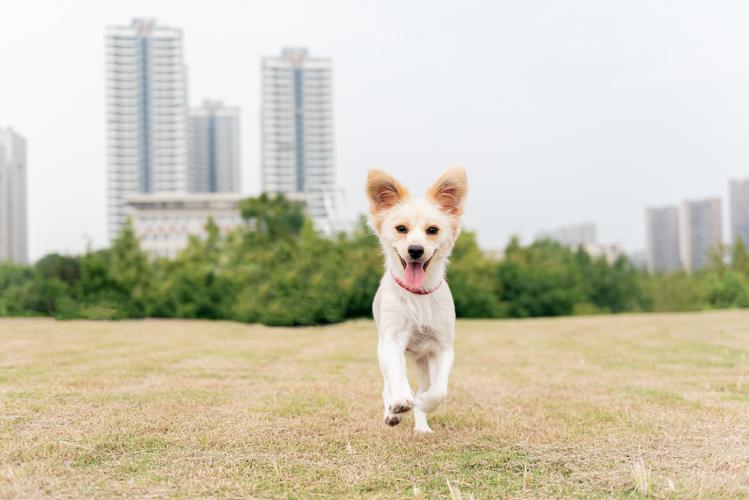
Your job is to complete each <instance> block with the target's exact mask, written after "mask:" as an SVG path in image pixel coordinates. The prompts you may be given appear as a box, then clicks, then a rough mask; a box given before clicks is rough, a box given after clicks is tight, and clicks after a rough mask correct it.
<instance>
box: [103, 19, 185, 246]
mask: <svg viewBox="0 0 749 500" xmlns="http://www.w3.org/2000/svg"><path fill="white" fill-rule="evenodd" d="M106 59H107V66H106V67H107V69H106V75H107V76H106V78H107V136H108V144H107V146H108V147H107V163H108V171H107V183H108V186H107V187H108V192H107V198H108V226H109V237H110V239H111V238H115V237H116V235H117V233H118V232H119V230H120V228H121V227H122V224H123V223H124V222H125V220H126V219H127V217H128V215H129V213H130V212H129V208H128V205H127V198H128V197H129V196H131V195H134V194H138V193H152V192H174V191H187V188H188V164H187V88H186V87H187V86H186V69H185V64H184V60H183V54H182V31H181V30H179V29H175V28H170V27H168V26H161V25H158V24H156V21H155V20H154V19H134V20H133V21H132V23H131V24H130V26H112V27H109V28H107V32H106Z"/></svg>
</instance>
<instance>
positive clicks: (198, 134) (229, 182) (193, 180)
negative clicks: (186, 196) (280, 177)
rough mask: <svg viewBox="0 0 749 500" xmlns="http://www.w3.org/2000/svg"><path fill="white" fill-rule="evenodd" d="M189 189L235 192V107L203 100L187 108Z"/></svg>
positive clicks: (237, 185) (237, 186)
mask: <svg viewBox="0 0 749 500" xmlns="http://www.w3.org/2000/svg"><path fill="white" fill-rule="evenodd" d="M189 131H190V133H189V137H190V141H189V144H190V175H189V178H190V192H193V193H238V192H239V191H240V189H241V187H240V182H241V178H240V170H241V162H240V156H239V108H231V107H224V106H223V104H222V103H221V102H219V101H205V102H204V103H203V105H202V106H200V107H198V108H192V109H191V110H190V119H189Z"/></svg>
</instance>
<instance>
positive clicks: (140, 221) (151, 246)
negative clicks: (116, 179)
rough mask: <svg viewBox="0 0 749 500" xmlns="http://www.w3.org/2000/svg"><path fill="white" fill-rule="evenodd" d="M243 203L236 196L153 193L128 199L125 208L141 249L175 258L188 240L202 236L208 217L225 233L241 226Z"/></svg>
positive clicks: (239, 197)
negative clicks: (127, 209)
mask: <svg viewBox="0 0 749 500" xmlns="http://www.w3.org/2000/svg"><path fill="white" fill-rule="evenodd" d="M242 199H243V196H242V195H240V194H237V193H200V194H197V193H196V194H192V193H191V194H180V193H155V194H141V195H134V196H131V197H130V198H129V199H128V205H129V207H130V211H131V213H132V222H133V230H134V231H135V235H136V236H137V237H138V239H139V240H140V245H141V248H143V249H144V250H146V251H148V252H151V253H153V254H155V255H158V256H160V257H169V258H174V257H176V256H177V254H178V253H179V252H180V251H181V250H182V249H184V248H185V247H186V246H187V243H188V240H189V237H190V236H192V235H195V236H205V224H206V222H207V221H208V218H209V217H212V218H213V221H214V222H215V223H216V225H217V226H218V227H219V229H220V230H221V231H222V232H224V233H226V232H228V231H230V230H231V229H234V228H236V227H237V226H239V225H240V224H242V217H241V216H240V213H239V204H240V202H241V201H242Z"/></svg>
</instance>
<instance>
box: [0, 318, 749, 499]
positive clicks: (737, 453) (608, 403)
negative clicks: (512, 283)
mask: <svg viewBox="0 0 749 500" xmlns="http://www.w3.org/2000/svg"><path fill="white" fill-rule="evenodd" d="M458 338H459V340H458V344H457V352H458V357H457V363H456V368H455V370H454V373H453V378H452V381H451V393H450V394H449V396H448V400H447V403H446V404H445V405H443V407H441V408H440V409H439V410H438V412H437V413H436V414H435V415H434V416H433V417H432V419H431V422H432V427H433V428H434V429H435V434H434V435H432V436H427V437H418V436H414V435H412V431H411V421H410V418H409V419H408V420H407V421H406V423H405V425H401V426H399V427H397V428H394V429H390V428H387V427H386V426H385V425H384V424H383V423H382V422H381V410H380V405H381V403H380V399H379V394H380V387H379V385H380V382H379V373H378V369H377V364H376V361H375V355H374V352H375V342H376V340H375V339H376V334H375V331H374V327H373V325H372V323H371V322H369V321H358V322H353V323H348V324H343V325H335V326H330V327H324V328H309V329H272V328H264V327H260V326H247V325H241V324H234V323H224V322H214V323H211V322H188V321H143V322H121V323H115V322H112V323H107V322H55V321H51V320H36V319H34V320H0V497H3V498H12V497H38V496H54V497H90V496H99V497H113V496H139V497H146V496H182V497H194V496H202V497H205V496H216V497H226V496H230V497H238V496H242V497H246V496H257V497H311V496H318V495H333V496H339V497H342V496H346V497H348V496H366V497H370V496H377V497H381V498H382V497H404V496H412V495H413V496H418V497H437V496H439V497H446V498H450V497H452V498H471V497H475V498H488V497H497V496H506V497H507V496H509V497H549V496H557V497H558V496H572V495H575V496H585V497H600V496H616V497H639V496H648V495H652V496H657V497H673V498H683V497H699V496H702V497H705V498H708V497H716V496H723V497H730V496H749V313H747V312H721V313H704V314H684V315H650V316H617V317H611V316H602V317H587V318H572V319H550V320H532V321H462V322H460V323H459V331H458Z"/></svg>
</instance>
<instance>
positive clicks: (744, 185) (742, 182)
mask: <svg viewBox="0 0 749 500" xmlns="http://www.w3.org/2000/svg"><path fill="white" fill-rule="evenodd" d="M729 191H730V204H731V242H732V243H736V241H737V240H738V239H739V238H741V239H742V240H743V241H744V243H745V244H746V245H747V246H749V177H747V178H745V179H731V182H730V183H729Z"/></svg>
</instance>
